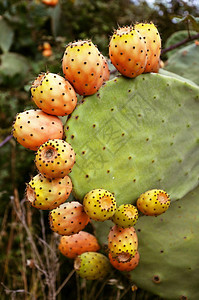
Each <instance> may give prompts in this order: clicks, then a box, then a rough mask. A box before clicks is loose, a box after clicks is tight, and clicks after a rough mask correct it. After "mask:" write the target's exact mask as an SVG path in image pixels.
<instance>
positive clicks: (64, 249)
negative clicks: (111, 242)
mask: <svg viewBox="0 0 199 300" xmlns="http://www.w3.org/2000/svg"><path fill="white" fill-rule="evenodd" d="M99 249H100V246H99V244H98V241H97V239H96V237H95V236H94V235H92V234H90V233H88V232H86V231H80V232H78V233H75V234H72V235H69V236H66V235H64V236H62V237H61V239H60V243H59V250H60V252H61V253H62V254H63V255H65V256H66V257H68V258H76V257H77V256H78V255H80V254H82V253H84V252H90V251H92V252H96V251H98V250H99Z"/></svg>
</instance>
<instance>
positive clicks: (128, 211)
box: [112, 204, 138, 228]
mask: <svg viewBox="0 0 199 300" xmlns="http://www.w3.org/2000/svg"><path fill="white" fill-rule="evenodd" d="M137 220H138V210H137V208H136V207H135V206H134V205H132V204H122V205H120V206H119V207H117V209H116V211H115V214H114V215H113V217H112V221H113V222H114V223H115V224H116V225H117V226H119V227H122V228H126V227H132V226H134V225H135V224H136V222H137Z"/></svg>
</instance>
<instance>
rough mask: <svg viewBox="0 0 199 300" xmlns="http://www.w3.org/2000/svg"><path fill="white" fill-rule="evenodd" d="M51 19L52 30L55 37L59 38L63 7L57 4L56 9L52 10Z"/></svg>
mask: <svg viewBox="0 0 199 300" xmlns="http://www.w3.org/2000/svg"><path fill="white" fill-rule="evenodd" d="M50 18H51V30H52V34H53V36H54V37H56V36H57V33H58V30H59V25H60V19H61V7H60V4H57V5H56V6H55V7H53V8H50Z"/></svg>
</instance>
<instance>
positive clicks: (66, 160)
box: [35, 139, 75, 178]
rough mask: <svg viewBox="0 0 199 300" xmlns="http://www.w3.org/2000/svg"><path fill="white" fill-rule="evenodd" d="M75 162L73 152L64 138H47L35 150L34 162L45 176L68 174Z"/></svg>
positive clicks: (63, 175)
mask: <svg viewBox="0 0 199 300" xmlns="http://www.w3.org/2000/svg"><path fill="white" fill-rule="evenodd" d="M74 163H75V153H74V150H73V148H72V147H71V145H70V144H68V143H67V142H65V141H64V140H58V139H54V140H48V141H47V142H46V143H44V144H42V145H41V146H40V147H39V149H38V150H37V153H36V157H35V164H36V166H37V169H38V170H39V172H40V173H41V174H42V175H44V176H45V177H47V178H57V177H58V178H62V177H65V176H66V175H68V174H69V173H70V172H71V170H72V167H73V165H74Z"/></svg>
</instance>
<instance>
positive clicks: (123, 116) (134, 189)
mask: <svg viewBox="0 0 199 300" xmlns="http://www.w3.org/2000/svg"><path fill="white" fill-rule="evenodd" d="M172 76H173V75H172ZM198 110H199V88H198V87H197V86H196V85H194V84H191V83H188V82H186V79H182V80H181V79H180V77H178V78H174V77H169V76H168V72H167V76H165V75H161V74H154V73H151V74H144V75H140V76H138V77H136V78H135V79H127V78H124V77H122V76H121V77H117V78H115V79H112V80H110V81H108V82H107V83H106V84H105V85H104V86H103V87H102V88H101V89H100V90H99V92H98V93H97V94H95V95H93V96H89V97H87V98H85V99H84V101H83V103H81V104H79V105H78V106H77V108H76V109H75V110H74V111H73V113H72V115H71V117H70V119H69V120H68V121H67V122H66V125H65V133H66V140H67V142H69V143H70V144H71V145H72V147H73V149H74V151H75V152H76V164H75V165H74V167H73V169H72V172H71V175H70V177H71V179H72V182H73V186H74V188H73V192H74V194H75V197H77V199H79V200H80V201H82V199H83V197H84V195H85V194H86V193H87V192H89V191H90V190H92V189H96V188H104V189H107V190H108V191H110V192H112V193H114V195H115V198H116V200H117V204H118V205H120V204H126V203H135V202H136V200H137V198H138V197H139V195H140V194H141V193H143V192H145V191H146V190H149V189H152V188H157V189H163V190H165V191H166V192H167V193H168V194H169V195H170V197H171V200H176V199H179V198H181V197H183V196H184V195H185V194H186V193H188V192H189V191H190V190H191V189H193V188H194V187H195V186H197V184H198V174H199V118H198Z"/></svg>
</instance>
